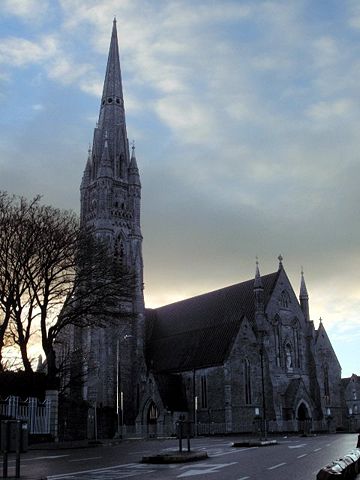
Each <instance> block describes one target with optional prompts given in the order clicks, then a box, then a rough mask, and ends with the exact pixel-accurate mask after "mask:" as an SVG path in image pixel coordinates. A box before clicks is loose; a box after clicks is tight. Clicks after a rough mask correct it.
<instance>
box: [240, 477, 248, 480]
mask: <svg viewBox="0 0 360 480" xmlns="http://www.w3.org/2000/svg"><path fill="white" fill-rule="evenodd" d="M247 478H250V477H241V478H239V479H238V480H246V479H247Z"/></svg>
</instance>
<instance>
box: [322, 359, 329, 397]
mask: <svg viewBox="0 0 360 480" xmlns="http://www.w3.org/2000/svg"><path fill="white" fill-rule="evenodd" d="M323 373H324V396H325V401H326V402H329V401H330V384H329V367H328V366H327V365H324V367H323Z"/></svg>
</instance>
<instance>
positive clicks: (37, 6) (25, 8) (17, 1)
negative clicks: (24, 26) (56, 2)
mask: <svg viewBox="0 0 360 480" xmlns="http://www.w3.org/2000/svg"><path fill="white" fill-rule="evenodd" d="M48 10H49V1H48V0H2V2H1V5H0V12H1V11H2V12H3V13H5V14H7V15H14V16H16V17H19V18H20V19H22V20H24V21H26V22H36V23H38V22H40V21H41V20H42V19H44V18H46V16H47V14H48Z"/></svg>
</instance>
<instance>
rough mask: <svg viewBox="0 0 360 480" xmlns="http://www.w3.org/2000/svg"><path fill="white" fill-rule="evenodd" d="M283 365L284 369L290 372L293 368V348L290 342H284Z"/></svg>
mask: <svg viewBox="0 0 360 480" xmlns="http://www.w3.org/2000/svg"><path fill="white" fill-rule="evenodd" d="M285 365H286V370H287V371H289V372H291V371H292V369H293V350H292V346H291V343H290V342H287V343H286V344H285Z"/></svg>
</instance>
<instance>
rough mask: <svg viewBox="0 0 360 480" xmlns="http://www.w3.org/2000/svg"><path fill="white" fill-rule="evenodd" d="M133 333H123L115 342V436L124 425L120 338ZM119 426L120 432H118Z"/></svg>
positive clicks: (119, 435) (118, 434)
mask: <svg viewBox="0 0 360 480" xmlns="http://www.w3.org/2000/svg"><path fill="white" fill-rule="evenodd" d="M132 337H133V335H123V336H122V337H120V338H118V339H117V342H116V417H117V436H118V437H122V433H123V432H122V429H123V426H124V392H123V389H122V377H121V364H120V340H121V339H123V340H127V339H128V338H132ZM120 426H121V433H120Z"/></svg>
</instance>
